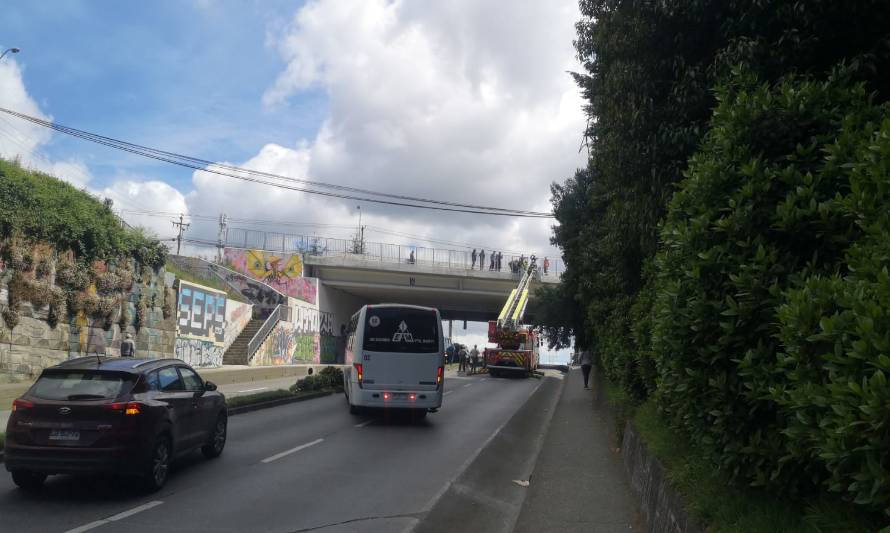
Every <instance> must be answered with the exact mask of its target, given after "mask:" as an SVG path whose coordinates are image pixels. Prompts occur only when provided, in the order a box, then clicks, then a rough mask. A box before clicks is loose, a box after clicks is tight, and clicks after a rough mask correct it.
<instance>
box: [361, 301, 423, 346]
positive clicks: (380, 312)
mask: <svg viewBox="0 0 890 533" xmlns="http://www.w3.org/2000/svg"><path fill="white" fill-rule="evenodd" d="M363 348H364V349H365V350H368V351H369V352H398V353H435V352H438V351H439V323H438V320H437V319H436V313H435V311H424V310H420V309H409V308H399V307H376V308H375V307H369V308H368V311H367V316H366V318H365V341H364V345H363Z"/></svg>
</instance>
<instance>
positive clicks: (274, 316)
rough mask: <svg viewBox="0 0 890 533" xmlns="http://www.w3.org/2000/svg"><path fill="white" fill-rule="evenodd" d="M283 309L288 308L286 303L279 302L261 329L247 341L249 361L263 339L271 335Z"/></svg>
mask: <svg viewBox="0 0 890 533" xmlns="http://www.w3.org/2000/svg"><path fill="white" fill-rule="evenodd" d="M282 310H284V311H287V310H288V308H287V306H286V305H282V304H278V305H277V306H275V309H274V310H273V311H272V312H271V313H270V314H269V316H268V317H267V318H266V321H265V322H263V325H262V326H260V329H258V330H257V332H256V333H255V334H254V335H253V338H252V339H250V342H248V343H247V361H248V362H250V359H251V358H252V357H253V355H254V354H255V353H256V352H257V350H259V349H260V346H262V344H263V341H265V340H266V337H268V336H269V333H271V332H272V328H274V327H275V326H276V325H277V324H278V322H279V321H280V320H281V314H282Z"/></svg>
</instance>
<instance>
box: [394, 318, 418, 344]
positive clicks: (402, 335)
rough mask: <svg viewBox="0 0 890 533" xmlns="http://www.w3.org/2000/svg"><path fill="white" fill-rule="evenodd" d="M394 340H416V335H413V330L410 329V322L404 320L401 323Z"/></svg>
mask: <svg viewBox="0 0 890 533" xmlns="http://www.w3.org/2000/svg"><path fill="white" fill-rule="evenodd" d="M392 341H393V342H414V335H411V332H410V331H408V324H406V323H405V321H404V320H402V323H401V324H399V330H398V331H396V332H395V333H394V334H393V336H392Z"/></svg>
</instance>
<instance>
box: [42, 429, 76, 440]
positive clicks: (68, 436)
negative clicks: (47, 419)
mask: <svg viewBox="0 0 890 533" xmlns="http://www.w3.org/2000/svg"><path fill="white" fill-rule="evenodd" d="M49 440H58V441H66V442H71V441H75V440H80V431H68V430H64V429H53V430H51V431H50V432H49Z"/></svg>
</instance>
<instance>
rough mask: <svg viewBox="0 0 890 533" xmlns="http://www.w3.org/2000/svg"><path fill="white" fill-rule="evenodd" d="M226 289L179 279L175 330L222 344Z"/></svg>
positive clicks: (180, 334)
mask: <svg viewBox="0 0 890 533" xmlns="http://www.w3.org/2000/svg"><path fill="white" fill-rule="evenodd" d="M227 299H228V298H227V296H226V293H224V292H222V291H217V290H214V289H209V288H207V287H203V286H201V285H195V284H194V283H188V282H186V281H182V280H180V281H179V306H178V308H179V316H178V319H177V322H176V327H177V334H178V335H179V336H181V337H187V338H190V339H199V340H204V341H208V342H212V343H214V344H219V345H222V344H223V343H224V342H225V340H226V300H227Z"/></svg>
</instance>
